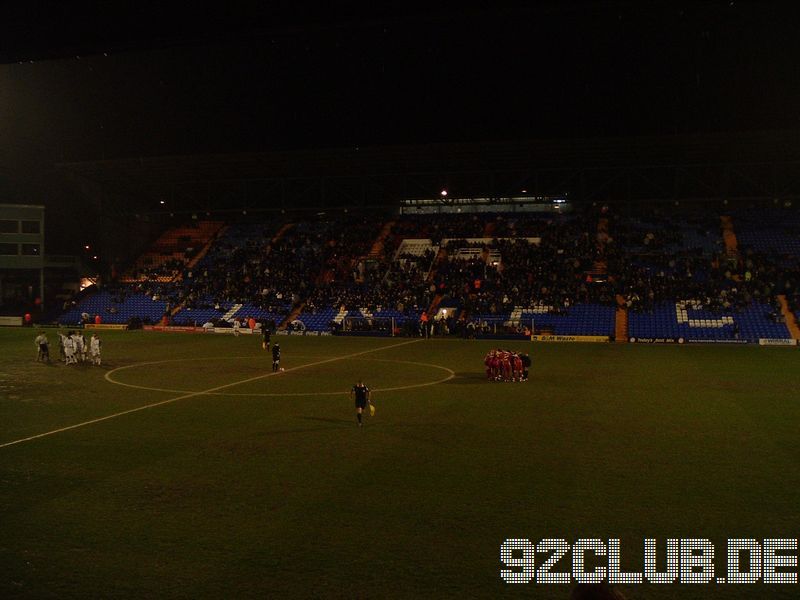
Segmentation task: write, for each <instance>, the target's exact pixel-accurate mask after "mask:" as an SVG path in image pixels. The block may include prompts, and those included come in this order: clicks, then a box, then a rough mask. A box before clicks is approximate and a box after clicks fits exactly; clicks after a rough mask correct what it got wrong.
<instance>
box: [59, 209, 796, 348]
mask: <svg viewBox="0 0 800 600" xmlns="http://www.w3.org/2000/svg"><path fill="white" fill-rule="evenodd" d="M159 261H160V262H159ZM798 265H800V217H799V216H798V213H797V212H787V211H783V210H780V211H779V210H777V209H776V210H775V211H769V210H764V211H759V212H755V211H748V212H733V213H732V214H731V215H716V216H714V215H708V214H698V213H692V212H690V211H686V212H684V213H678V212H677V211H676V212H674V213H664V212H662V211H658V210H654V209H653V210H650V211H649V212H647V213H642V214H638V215H630V214H626V215H620V214H614V213H613V212H611V211H607V209H604V212H602V213H601V212H598V211H597V210H586V211H583V212H580V211H579V212H576V213H569V214H565V215H559V214H551V213H547V214H521V215H518V214H489V213H482V214H455V213H453V214H438V215H425V216H424V217H423V216H409V215H400V216H397V215H393V216H390V217H389V216H383V217H381V216H376V215H360V216H356V215H343V217H341V218H331V217H325V216H324V215H321V216H320V217H318V218H317V219H310V220H309V219H305V220H297V221H296V222H289V221H261V222H259V221H248V222H234V223H230V224H228V225H225V224H223V223H221V222H212V221H208V222H200V223H198V224H195V225H194V226H191V227H178V228H173V229H170V230H168V231H167V232H165V234H164V235H162V236H161V237H160V238H159V239H158V240H157V242H156V243H155V244H154V245H153V247H152V248H151V249H150V250H149V251H148V252H147V253H146V254H145V255H143V256H142V257H140V258H139V260H137V261H136V263H135V264H134V265H133V267H132V268H131V270H130V271H129V275H128V276H127V277H125V278H122V279H121V280H120V281H119V282H115V283H113V284H112V285H110V286H106V287H104V288H103V289H101V290H99V291H97V292H96V293H94V294H89V295H87V296H86V297H84V298H83V299H82V300H81V301H80V302H79V303H78V304H77V305H75V306H73V307H71V308H70V309H69V310H67V311H66V312H64V313H63V314H62V315H61V316H60V317H59V321H60V322H62V323H65V324H75V323H79V322H80V321H81V320H82V319H84V320H85V319H86V318H87V316H88V318H90V319H91V320H94V319H95V317H96V315H100V317H101V319H102V321H103V322H107V323H126V322H129V321H130V320H131V319H139V320H141V321H143V322H145V323H147V322H150V323H157V322H160V321H162V320H163V319H165V318H166V319H168V320H169V322H170V323H172V324H175V325H198V326H200V325H202V324H204V323H206V322H209V321H210V322H213V323H220V324H225V323H226V322H227V323H230V322H232V321H233V320H234V319H242V320H249V319H251V318H252V319H255V320H257V321H259V322H262V323H269V324H270V326H274V327H280V328H288V329H290V330H302V331H306V332H328V331H332V332H346V331H348V330H353V331H355V330H375V331H381V332H384V333H385V332H387V331H390V327H389V326H388V325H387V324H391V326H393V327H394V330H391V331H390V332H395V333H397V332H401V333H406V334H411V335H418V334H419V333H420V325H419V324H420V318H421V315H422V314H423V312H427V314H430V315H431V321H432V322H434V323H435V324H436V326H435V327H434V328H433V332H434V334H441V335H444V334H452V335H456V334H458V335H464V336H467V335H473V334H477V335H481V334H522V333H524V334H530V333H543V334H553V335H566V336H575V335H578V336H607V337H608V338H610V339H614V338H616V339H617V340H618V341H619V340H626V339H631V340H649V339H657V338H664V339H669V340H683V341H730V342H742V341H757V340H759V339H762V338H770V339H775V338H777V339H784V338H790V337H793V338H797V337H798V327H797V316H798V313H800V297H799V296H798V284H799V283H800V281H799V280H800V277H799V276H798Z"/></svg>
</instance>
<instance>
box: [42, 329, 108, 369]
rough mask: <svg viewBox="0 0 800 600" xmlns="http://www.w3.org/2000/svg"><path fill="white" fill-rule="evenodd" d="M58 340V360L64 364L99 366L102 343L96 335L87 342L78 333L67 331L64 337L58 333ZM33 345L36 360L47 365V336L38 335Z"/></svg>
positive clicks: (48, 357)
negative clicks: (35, 350) (34, 345)
mask: <svg viewBox="0 0 800 600" xmlns="http://www.w3.org/2000/svg"><path fill="white" fill-rule="evenodd" d="M58 338H59V339H58V353H59V358H60V359H61V360H62V361H63V362H64V364H67V365H77V364H78V363H84V362H87V361H88V362H91V363H92V364H93V365H97V366H100V348H101V347H102V345H103V343H102V342H101V341H100V337H99V336H98V335H97V334H96V333H93V334H92V337H91V338H89V341H88V342H87V341H86V338H85V337H83V333H82V332H80V331H68V332H67V334H66V335H64V334H63V333H61V332H60V331H59V332H58ZM34 343H35V344H36V349H37V356H36V360H37V361H40V362H47V363H49V362H50V340H48V339H47V334H45V333H44V332H41V333H39V335H37V336H36V340H35V341H34Z"/></svg>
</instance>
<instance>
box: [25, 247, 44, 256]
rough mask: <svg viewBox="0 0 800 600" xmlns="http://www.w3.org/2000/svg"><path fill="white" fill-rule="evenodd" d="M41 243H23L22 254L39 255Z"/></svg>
mask: <svg viewBox="0 0 800 600" xmlns="http://www.w3.org/2000/svg"><path fill="white" fill-rule="evenodd" d="M40 250H41V249H40V248H39V244H22V256H39V252H40Z"/></svg>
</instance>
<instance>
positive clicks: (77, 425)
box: [0, 340, 420, 448]
mask: <svg viewBox="0 0 800 600" xmlns="http://www.w3.org/2000/svg"><path fill="white" fill-rule="evenodd" d="M419 341H420V340H410V341H408V342H401V343H399V344H390V345H389V346H381V347H380V348H372V349H370V350H363V351H361V352H354V353H353V354H346V355H344V356H334V357H333V358H326V359H325V360H318V361H316V362H312V363H306V364H304V365H297V366H296V367H290V368H288V369H285V370H284V371H282V372H281V371H279V372H270V373H265V374H264V375H257V376H255V377H250V378H248V379H243V380H241V381H234V382H233V383H226V384H225V385H220V386H217V387H213V388H209V389H207V390H202V391H199V392H190V393H188V394H182V395H180V396H176V397H174V398H167V399H166V400H161V401H159V402H153V403H152V404H145V405H144V406H137V407H136V408H130V409H128V410H123V411H121V412H118V413H113V414H110V415H106V416H104V417H98V418H96V419H91V420H89V421H83V422H82V423H75V424H74V425H67V426H66V427H60V428H59V429H53V430H52V431H45V432H44V433H38V434H36V435H31V436H28V437H25V438H20V439H18V440H13V441H11V442H4V443H2V444H0V448H6V447H8V446H14V445H16V444H22V443H24V442H30V441H32V440H38V439H39V438H43V437H47V436H50V435H55V434H57V433H63V432H65V431H71V430H72V429H78V428H80V427H86V426H87V425H94V424H95V423H102V422H103V421H108V420H110V419H116V418H117V417H122V416H125V415H129V414H131V413H135V412H139V411H142V410H147V409H149V408H155V407H157V406H163V405H165V404H171V403H173V402H178V401H179V400H186V399H187V398H194V397H195V396H203V395H208V394H210V393H212V392H218V391H219V390H224V389H226V388H230V387H234V386H237V385H242V384H244V383H250V382H251V381H258V380H259V379H266V378H267V377H272V376H274V375H280V374H281V373H290V372H291V371H299V370H300V369H305V368H308V367H316V366H318V365H324V364H327V363H331V362H336V361H337V360H346V359H348V358H355V357H356V356H362V355H364V354H369V353H371V352H380V351H381V350H389V349H390V348H399V347H400V346H407V345H408V344H415V343H417V342H419Z"/></svg>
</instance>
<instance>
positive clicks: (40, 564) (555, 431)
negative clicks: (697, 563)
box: [0, 329, 800, 599]
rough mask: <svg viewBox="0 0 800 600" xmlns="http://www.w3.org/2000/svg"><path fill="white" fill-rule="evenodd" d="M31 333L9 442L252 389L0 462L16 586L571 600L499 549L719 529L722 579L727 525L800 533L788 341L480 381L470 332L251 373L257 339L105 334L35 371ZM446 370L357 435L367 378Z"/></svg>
mask: <svg viewBox="0 0 800 600" xmlns="http://www.w3.org/2000/svg"><path fill="white" fill-rule="evenodd" d="M33 337H34V333H33V332H31V331H30V330H27V331H22V330H18V329H0V348H2V349H3V352H2V354H0V444H3V443H5V442H9V441H13V440H17V439H21V438H25V437H29V436H33V435H37V434H40V433H44V432H48V431H52V430H55V429H59V428H63V427H65V426H69V425H73V424H76V423H81V422H84V421H88V420H92V419H96V418H98V417H102V416H105V415H111V414H114V413H119V412H122V411H126V410H129V409H133V408H136V407H141V406H145V405H148V404H153V403H157V402H160V401H164V400H169V399H172V398H176V397H178V396H182V395H187V394H190V393H192V392H197V391H202V390H208V389H210V388H218V387H221V386H228V384H231V383H235V382H238V381H243V380H247V379H250V381H249V382H248V383H245V384H241V385H232V386H228V387H224V388H223V389H220V390H218V395H192V396H189V397H186V398H184V399H181V400H177V401H175V402H171V403H167V404H162V405H160V406H157V407H153V408H149V409H146V410H141V411H138V412H132V413H129V414H126V415H123V416H120V417H117V418H113V419H109V420H105V421H101V422H97V423H94V424H90V425H87V426H84V427H79V428H76V429H71V430H67V431H64V432H61V433H57V434H54V435H50V436H46V437H41V438H38V439H34V440H31V441H27V442H24V443H20V444H16V445H13V446H7V447H4V448H0V597H2V598H134V597H135V598H142V597H145V598H153V597H159V598H162V597H163V598H177V597H181V598H227V597H230V598H239V597H258V598H268V597H289V596H291V597H298V596H299V597H320V596H325V597H349V598H353V597H419V596H427V597H496V596H499V595H503V596H509V597H536V598H567V597H568V596H569V587H568V586H543V585H538V586H537V585H535V584H531V585H521V586H509V585H506V584H504V583H502V581H501V579H500V576H499V572H500V569H501V568H502V565H501V564H500V562H499V547H500V544H501V543H502V541H503V540H504V539H506V538H509V537H525V538H529V539H531V540H533V541H537V540H540V539H542V538H545V537H559V538H565V539H567V540H570V541H572V540H575V539H577V538H579V537H600V538H610V537H618V538H621V539H622V544H623V567H624V568H627V569H628V570H641V560H642V558H641V555H642V540H643V539H644V538H645V537H656V538H658V539H659V540H660V541H663V540H666V538H667V537H708V538H710V539H712V540H713V541H714V542H715V543H716V544H717V550H718V553H719V556H718V558H717V567H718V569H719V570H721V571H724V569H725V566H724V554H723V544H724V541H725V540H726V539H727V538H728V537H755V538H766V537H798V536H800V469H798V468H797V460H798V457H800V436H799V435H798V417H799V416H800V402H798V401H799V400H800V394H798V391H797V390H798V387H797V386H798V375H797V374H798V368H797V363H798V357H799V356H800V355H798V353H797V352H796V350H793V349H782V348H756V347H722V348H720V347H691V346H687V347H666V346H663V347H643V346H630V345H599V344H597V345H596V344H586V345H580V344H564V345H559V344H553V345H547V344H542V345H530V344H523V343H507V344H505V345H507V346H511V347H516V348H528V349H530V351H531V354H532V358H533V361H534V367H533V371H532V372H533V377H532V379H531V381H529V382H527V383H525V384H488V383H486V382H485V380H484V377H483V374H482V364H481V363H482V357H483V354H484V353H485V351H486V350H487V349H488V348H489V347H490V345H491V344H489V343H486V342H479V341H471V342H466V341H446V340H442V341H440V340H432V341H419V342H415V343H412V344H406V345H403V346H398V347H396V348H387V349H383V348H384V347H386V346H390V345H393V344H399V343H403V342H405V341H407V340H403V339H394V340H392V339H369V338H351V339H340V338H299V337H289V338H280V340H279V341H280V343H281V346H282V348H283V366H284V367H286V369H287V371H286V372H285V373H283V374H281V375H279V376H268V377H260V376H261V375H266V374H267V373H269V369H270V364H271V361H270V359H269V357H268V356H267V353H266V352H264V351H262V350H261V348H260V346H259V342H260V340H259V339H257V338H255V337H248V336H242V337H240V338H233V337H229V336H219V335H217V336H214V335H197V336H195V335H180V334H159V333H149V332H148V333H143V332H103V336H102V337H103V339H104V361H105V363H106V364H104V366H103V368H97V367H79V368H73V367H70V368H67V367H65V366H63V365H60V364H59V365H55V366H50V367H48V366H44V365H41V364H37V363H35V362H34V354H35V349H34V345H33ZM54 337H55V336H54V335H53V334H52V333H51V334H50V338H51V343H52V342H53V338H54ZM54 348H55V350H56V353H57V346H55V345H54ZM365 351H369V352H368V353H366V354H363V355H362V356H360V357H352V358H347V359H342V360H336V361H329V359H331V358H336V357H344V356H349V355H352V354H356V353H361V352H365ZM159 361H163V362H159ZM320 361H328V362H325V363H324V364H320V365H318V366H310V367H307V368H300V369H294V368H295V367H298V366H301V365H304V364H309V363H316V362H320ZM395 361H405V362H395ZM142 362H149V363H151V364H147V365H141V366H132V367H130V368H125V369H120V370H118V371H115V372H113V373H111V378H112V379H114V380H115V381H118V382H121V383H126V384H131V385H135V386H141V387H145V388H153V389H139V388H135V387H126V386H123V385H117V384H114V383H111V382H109V381H108V380H106V378H105V375H106V373H107V372H108V371H110V370H111V369H115V368H117V367H127V366H130V365H136V364H137V363H142ZM408 362H418V363H427V364H428V365H438V367H435V366H419V365H417V366H415V365H410V364H408ZM153 363H156V364H153ZM448 369H449V370H450V371H452V372H453V373H455V377H454V378H451V379H449V380H448V381H445V382H442V383H438V384H436V385H430V386H426V387H414V388H409V389H402V390H394V391H384V392H380V391H379V392H377V393H376V394H375V397H374V401H375V404H376V406H377V409H378V412H377V415H376V417H375V418H374V419H371V420H369V421H368V422H367V425H366V427H365V428H364V430H363V431H359V430H357V428H356V427H355V419H354V411H353V407H352V401H351V400H350V399H349V397H348V395H347V390H348V389H349V387H350V386H351V385H352V384H353V382H354V380H355V378H357V377H359V376H363V377H364V379H365V381H366V382H367V383H368V384H369V385H371V386H372V387H373V388H378V389H383V388H393V387H394V388H396V387H403V386H409V385H415V384H424V383H426V382H434V381H437V380H441V379H443V378H446V377H448V376H449V373H450V371H448ZM259 377H260V378H259ZM254 378H257V379H254ZM160 390H161V391H160ZM319 392H324V393H325V395H293V396H288V395H285V394H298V393H312V394H316V393H319ZM330 392H339V393H336V394H332V393H330ZM269 394H276V395H269ZM541 558H543V557H540V559H541ZM561 567H562V565H559V569H558V570H568V566H567V567H566V568H564V569H562V568H561ZM795 570H797V569H795ZM623 589H624V591H625V593H626V594H627V595H628V596H629V597H630V598H687V599H690V598H709V597H712V598H765V597H769V598H796V597H798V595H800V588H798V586H764V585H761V584H759V585H755V586H727V587H726V586H710V585H709V586H689V585H670V586H656V585H648V584H645V585H641V586H628V587H625V588H623Z"/></svg>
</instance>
